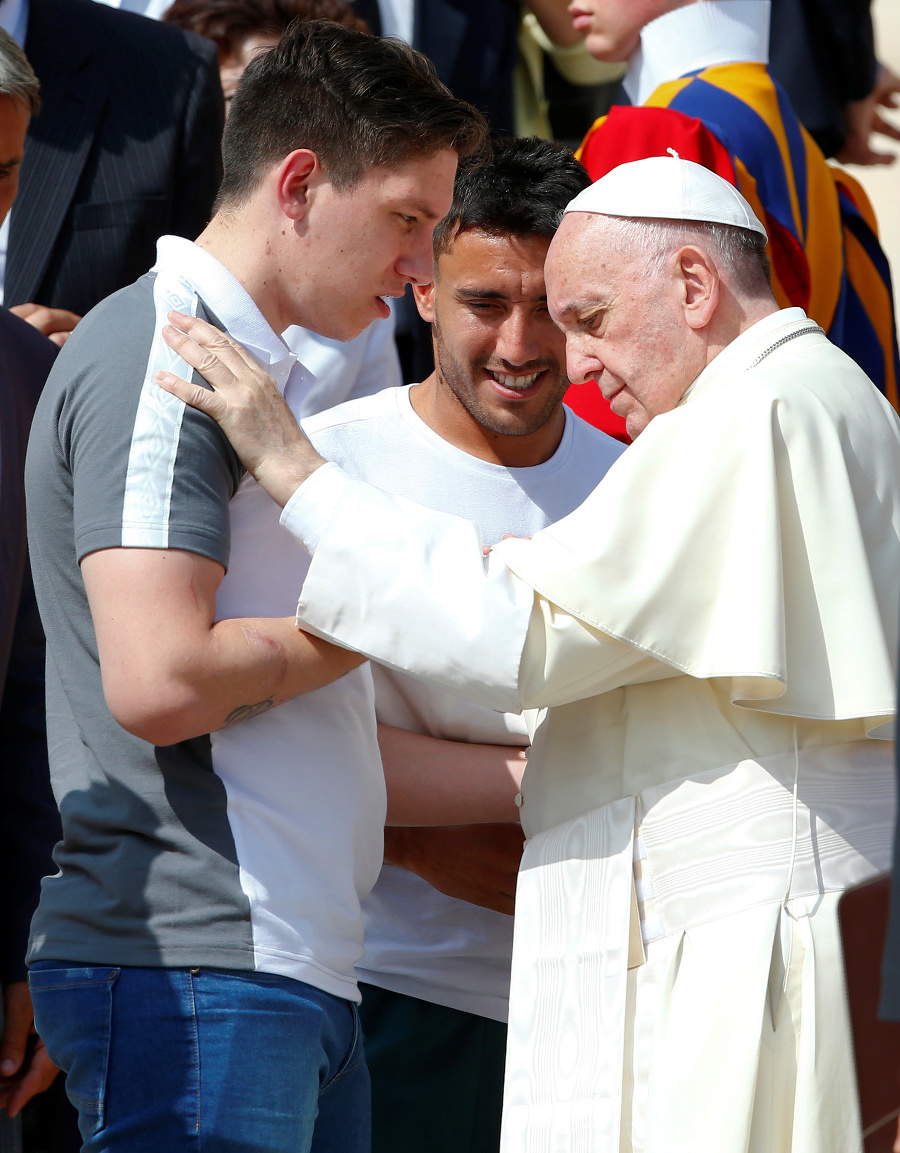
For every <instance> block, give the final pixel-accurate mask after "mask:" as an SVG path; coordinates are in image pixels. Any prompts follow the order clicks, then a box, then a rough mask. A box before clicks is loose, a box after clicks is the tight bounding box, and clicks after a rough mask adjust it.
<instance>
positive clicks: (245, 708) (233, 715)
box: [223, 697, 275, 729]
mask: <svg viewBox="0 0 900 1153" xmlns="http://www.w3.org/2000/svg"><path fill="white" fill-rule="evenodd" d="M274 704H275V700H274V698H273V697H269V698H268V700H265V701H257V702H256V704H255V705H238V707H237V708H236V709H232V710H231V712H230V713H229V714H228V716H227V717H226V718H225V724H224V725H223V728H226V729H227V728H228V727H229V726H230V725H237V724H239V723H240V722H241V721H249V720H250V718H251V717H258V716H259V714H260V713H267V712H268V711H269V709H271V708H272V706H273V705H274Z"/></svg>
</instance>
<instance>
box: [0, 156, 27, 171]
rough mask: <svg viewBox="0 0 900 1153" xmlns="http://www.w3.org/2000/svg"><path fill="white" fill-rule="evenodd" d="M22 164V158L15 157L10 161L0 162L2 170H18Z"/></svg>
mask: <svg viewBox="0 0 900 1153" xmlns="http://www.w3.org/2000/svg"><path fill="white" fill-rule="evenodd" d="M21 163H22V157H21V156H13V157H11V158H10V159H9V160H0V168H17V167H18V166H19V165H20V164H21Z"/></svg>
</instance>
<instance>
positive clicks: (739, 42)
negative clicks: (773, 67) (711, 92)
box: [622, 0, 772, 104]
mask: <svg viewBox="0 0 900 1153" xmlns="http://www.w3.org/2000/svg"><path fill="white" fill-rule="evenodd" d="M771 7H772V6H771V0H702V2H701V3H694V4H688V5H687V7H685V8H676V9H675V10H674V11H673V12H667V13H666V14H665V16H660V17H659V18H658V19H656V20H651V22H650V23H649V24H647V25H646V27H645V28H644V30H643V31H642V32H641V45H640V47H639V48H638V49H637V51H636V52H635V53H634V55H633V56H632V57H631V59H630V60H629V61H628V71H627V72H626V73H625V79H624V80H623V81H622V83H623V85H624V87H625V91H626V92H627V93H628V98H629V100H631V102H632V104H644V103H646V101H647V100H648V99H649V97H650V96H651V95H652V93H653V92H655V91H656V89H657V88H659V86H660V85H661V84H666V83H668V82H669V81H671V80H678V79H680V78H681V77H682V76H687V75H689V74H690V73H691V72H699V71H700V70H701V69H703V68H712V67H714V66H715V65H717V64H740V63H745V62H748V61H761V62H762V63H763V64H768V62H769V17H770V15H771Z"/></svg>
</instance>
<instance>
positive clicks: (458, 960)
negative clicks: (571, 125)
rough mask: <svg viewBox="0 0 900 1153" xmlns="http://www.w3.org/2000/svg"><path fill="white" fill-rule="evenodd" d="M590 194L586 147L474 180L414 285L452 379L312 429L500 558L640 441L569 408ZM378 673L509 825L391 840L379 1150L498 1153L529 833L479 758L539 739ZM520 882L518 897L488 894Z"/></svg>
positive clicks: (384, 695)
mask: <svg viewBox="0 0 900 1153" xmlns="http://www.w3.org/2000/svg"><path fill="white" fill-rule="evenodd" d="M587 183H588V178H587V175H586V173H585V171H584V169H583V168H582V166H581V165H580V164H579V163H578V162H577V161H576V160H575V159H574V158H573V157H572V155H571V153H569V152H568V150H567V149H565V148H563V147H561V146H560V145H557V144H551V143H549V142H547V141H544V140H538V139H537V138H528V139H520V140H506V141H502V142H498V143H496V144H495V146H494V151H493V155H492V157H491V159H490V161H489V162H488V163H487V164H485V165H479V164H474V165H469V166H466V167H464V168H463V169H462V170H461V171H460V173H459V175H458V177H457V180H456V188H455V192H454V200H453V207H452V208H451V210H450V213H449V214H448V215H447V216H446V217H445V218H444V220H442V221H441V223H440V224H439V225H438V227H437V229H436V230H435V243H434V253H435V265H434V282H433V283H432V284H428V285H421V286H416V287H415V288H414V292H415V295H416V300H417V303H418V307H419V311H420V312H421V314H422V317H423V318H424V319H425V320H426V321H428V322H430V324H431V326H432V334H433V343H434V353H435V364H436V369H435V372H434V373H433V374H432V375H431V376H430V377H428V379H427V380H425V381H423V382H422V383H421V384H416V385H413V386H412V387H408V386H407V387H405V388H397V389H386V390H385V391H383V392H381V393H379V394H378V395H377V396H373V397H369V398H366V399H361V400H357V401H352V402H350V403H349V404H345V405H341V406H340V407H338V408H335V409H332V410H330V411H329V412H327V413H322V414H320V415H319V416H316V417H312V418H310V419H309V420H308V421H305V422H304V428H305V429H306V431H307V432H308V433H309V435H310V437H311V438H312V440H313V442H314V444H315V445H316V446H317V447H318V449H319V451H320V452H322V453H323V455H325V456H327V457H329V458H330V459H332V460H337V461H339V462H340V463H341V464H342V465H343V466H344V468H345V469H346V470H347V471H348V472H349V473H351V474H352V475H354V476H356V477H358V478H359V479H361V480H368V481H371V482H372V483H374V484H376V485H378V486H379V487H380V488H382V489H385V490H387V491H389V492H392V493H396V494H398V495H401V496H404V497H408V498H410V499H412V500H415V501H418V502H420V503H421V504H425V505H428V506H430V507H431V508H435V509H438V510H441V511H443V512H449V513H455V514H456V515H459V516H464V517H467V518H469V519H470V520H473V521H475V522H476V523H477V524H478V526H479V528H480V531H481V534H482V539H483V541H484V543H485V544H487V545H492V544H495V543H496V542H497V541H498V540H500V538H501V537H502V536H503V535H504V534H506V533H514V534H517V535H523V536H530V535H531V534H532V533H534V532H536V531H538V530H539V529H541V528H544V527H545V526H546V525H547V524H549V523H550V522H551V521H553V520H556V519H558V518H560V517H563V516H565V515H566V514H567V513H569V512H571V511H572V510H573V509H574V508H576V507H577V506H578V505H579V504H581V502H582V501H583V500H584V499H585V498H586V497H587V495H588V494H589V493H590V492H591V491H592V490H593V489H594V488H595V487H596V485H597V484H598V483H599V482H600V480H601V478H602V477H603V476H604V474H605V473H606V471H607V469H608V468H609V466H610V465H611V464H612V463H613V461H614V460H615V459H616V458H617V457H618V456H619V455H620V454H621V452H622V451H623V446H622V445H621V444H619V443H618V442H617V441H615V440H612V439H611V438H610V437H608V436H606V435H605V434H603V433H601V432H599V431H597V430H596V429H593V428H591V427H590V426H589V425H587V424H585V423H584V422H583V421H581V420H579V419H578V418H577V417H575V416H574V415H573V414H572V413H571V412H569V411H568V410H567V409H565V408H564V406H563V404H562V397H563V394H564V392H565V390H566V388H567V387H568V378H567V374H566V367H565V340H564V337H563V334H562V333H561V331H560V330H559V329H558V328H557V327H556V325H555V324H554V323H553V320H552V319H551V317H550V313H549V312H548V309H547V290H546V287H545V284H544V260H545V257H546V255H547V249H548V248H549V246H550V241H551V240H552V238H553V235H554V233H555V232H556V229H557V226H558V224H559V221H560V219H561V217H562V212H563V209H564V208H565V206H566V204H568V202H569V201H570V200H571V199H572V197H573V196H575V195H577V193H578V192H580V191H581V190H582V189H583V188H584V187H585V186H586V185H587ZM372 673H373V677H374V681H375V707H376V713H377V716H378V719H379V721H380V722H382V747H383V748H384V749H385V750H386V751H387V750H388V749H389V748H391V747H393V746H394V745H395V744H397V743H398V741H399V737H400V734H398V733H397V729H402V730H406V731H407V732H414V733H420V734H422V733H424V734H427V735H428V736H431V737H437V738H444V739H446V740H450V741H454V742H470V743H471V745H472V746H476V745H477V746H479V747H478V748H475V747H467V746H466V745H465V744H462V745H459V744H458V745H456V746H455V748H454V750H453V753H452V762H451V768H450V771H449V772H448V778H449V779H448V780H447V785H446V791H447V794H448V798H452V800H453V810H454V811H455V809H456V806H457V805H462V804H463V803H464V802H468V803H469V805H470V812H471V815H470V816H468V817H466V815H465V813H463V814H462V818H461V819H462V820H469V821H475V820H481V821H487V822H492V821H496V822H500V821H506V822H509V823H507V824H493V823H486V824H482V825H478V826H471V825H470V826H466V825H463V826H461V827H457V828H442V829H439V830H436V829H433V828H421V827H419V828H416V827H411V828H410V827H407V828H397V827H395V828H389V829H388V830H387V833H388V835H387V837H386V860H387V861H388V864H386V865H385V868H384V869H383V871H382V873H381V877H380V878H379V881H378V884H377V885H376V887H375V889H374V891H373V893H372V894H371V896H370V897H369V898H367V900H366V902H365V903H364V905H363V911H364V914H365V920H366V938H365V944H366V953H365V956H364V958H363V959H362V961H361V962H360V963H359V965H358V966H357V974H358V976H359V977H360V980H361V981H362V982H364V984H363V986H362V993H363V1003H362V1010H361V1011H362V1022H363V1028H364V1033H365V1037H366V1057H367V1060H368V1063H369V1067H370V1070H371V1074H372V1108H373V1149H374V1153H420V1151H421V1150H422V1149H426V1148H427V1149H430V1150H432V1151H433V1153H491V1150H496V1149H497V1147H498V1144H499V1130H500V1106H501V1099H502V1086H503V1065H504V1057H505V1049H506V1017H507V1008H508V996H509V966H510V956H511V952H512V917H511V916H510V915H509V914H511V912H512V898H511V896H510V895H509V894H511V893H512V891H513V890H514V886H515V872H516V869H517V866H518V861H519V857H520V855H521V847H522V834H521V830H520V828H519V824H518V809H517V808H516V806H515V804H514V800H513V797H514V793H515V789H514V788H510V789H508V802H507V809H506V811H505V812H504V810H503V809H502V808H496V809H492V810H491V811H486V810H484V809H482V808H480V802H479V800H478V799H477V797H476V791H477V792H478V793H480V792H481V791H482V788H483V785H481V784H479V785H478V786H477V787H473V783H472V778H473V776H474V773H475V771H477V770H475V769H474V767H472V768H470V761H469V757H470V756H471V757H472V758H477V759H478V765H479V767H483V766H484V764H485V755H486V750H485V749H484V745H486V744H487V745H494V746H499V747H498V748H497V749H496V753H497V754H498V755H499V758H498V759H499V764H498V767H499V769H500V772H501V780H502V779H503V777H502V773H503V766H504V764H505V763H506V761H507V760H508V759H513V758H515V757H516V755H517V754H518V755H519V756H522V755H524V753H523V750H524V746H526V745H527V744H528V733H527V729H526V727H525V723H524V721H523V719H522V717H521V716H518V715H515V714H511V713H510V714H505V713H498V712H495V711H494V710H492V709H490V708H488V707H486V706H485V705H477V704H469V703H467V702H465V701H463V700H462V699H461V698H458V697H456V696H455V695H454V694H452V693H448V692H446V691H442V690H440V689H437V688H435V687H433V686H429V685H424V684H422V683H421V682H417V681H415V680H414V679H413V678H411V677H409V676H405V675H403V674H400V673H397V672H394V671H391V670H388V669H386V668H384V667H383V666H373V669H372ZM385 724H386V725H390V726H393V728H392V730H391V731H390V732H389V733H386V732H385V730H384V725H385ZM409 751H410V753H411V754H412V755H411V756H410V762H411V763H410V772H409V774H408V775H407V776H406V778H405V779H402V780H401V779H398V777H397V776H396V775H395V774H394V773H392V772H390V771H389V774H388V820H389V822H395V823H397V824H407V823H408V820H409V819H410V818H409V817H408V816H407V814H408V813H409V812H410V811H411V809H412V808H413V804H411V803H410V801H411V797H410V794H415V793H416V792H418V791H419V790H421V788H422V777H423V764H422V759H421V754H416V752H415V749H414V748H411V749H410V750H409ZM519 767H520V768H521V765H520V766H519ZM434 814H435V820H437V821H439V822H440V823H441V824H449V823H450V821H451V819H453V820H456V819H458V818H457V817H456V816H455V812H454V814H453V815H450V814H451V810H450V809H447V808H443V807H442V806H441V804H436V805H435V806H434ZM398 866H405V867H398ZM503 869H506V871H507V872H508V881H507V883H506V884H505V885H504V883H503V877H502V875H501V876H500V879H499V884H500V886H501V890H505V892H506V894H507V896H506V898H505V899H504V897H503V892H502V891H501V892H500V893H495V894H493V895H491V894H489V893H487V892H486V890H487V889H488V888H489V887H490V883H491V882H490V880H489V878H493V877H495V876H497V874H498V873H502V870H503ZM408 870H412V871H408ZM414 872H416V873H419V874H420V875H418V876H416V875H414ZM424 878H427V880H426V879H424ZM429 881H430V882H432V883H428V882H429ZM495 883H496V882H495ZM433 886H435V887H433ZM439 890H440V891H439ZM451 893H452V894H454V895H452V896H451V895H450V894H451ZM460 896H463V897H466V898H467V899H466V900H461V899H458V897H460ZM470 901H476V902H479V903H481V904H488V903H489V904H490V905H491V906H492V907H490V908H488V907H481V908H479V907H476V904H472V903H469V902H470Z"/></svg>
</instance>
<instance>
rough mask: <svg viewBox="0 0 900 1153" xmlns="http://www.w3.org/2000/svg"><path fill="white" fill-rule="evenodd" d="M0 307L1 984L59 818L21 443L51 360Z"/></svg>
mask: <svg viewBox="0 0 900 1153" xmlns="http://www.w3.org/2000/svg"><path fill="white" fill-rule="evenodd" d="M56 353H57V348H56V345H54V344H51V343H50V341H49V340H47V338H46V337H45V336H42V335H41V334H40V333H39V332H38V331H37V329H35V328H32V327H31V325H30V324H26V323H25V322H24V321H23V320H19V319H18V317H15V316H12V315H11V313H9V312H7V311H6V309H5V308H0V691H2V700H0V985H4V986H5V985H7V984H8V983H9V982H10V981H20V980H23V979H24V977H25V947H26V944H27V941H28V928H29V925H30V923H31V916H32V914H33V913H34V910H35V908H36V906H37V902H38V895H39V887H40V880H41V877H43V876H46V874H48V873H52V872H53V871H54V866H53V862H52V860H51V857H50V851H51V849H52V848H53V846H54V844H55V843H56V841H57V840H58V839H59V817H58V815H57V811H56V805H55V803H54V801H53V795H52V793H51V792H50V772H49V769H48V766H47V737H46V732H45V728H44V637H43V633H42V632H41V622H40V618H39V617H38V613H37V605H36V604H35V600H34V592H33V590H32V588H31V575H30V573H29V571H28V560H27V554H26V542H25V446H26V444H27V441H28V430H29V428H30V426H31V417H32V415H33V413H34V406H35V404H36V403H37V399H38V396H39V394H40V391H41V388H42V387H43V385H44V381H45V380H46V378H47V373H48V372H49V371H50V366H51V365H52V364H53V361H54V359H55V357H56Z"/></svg>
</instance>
